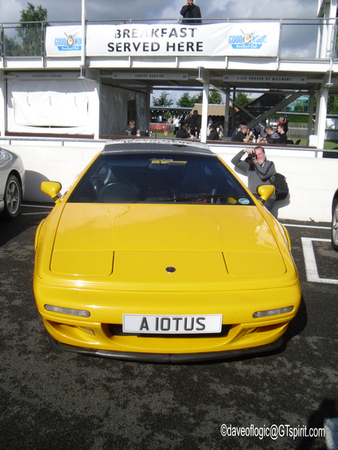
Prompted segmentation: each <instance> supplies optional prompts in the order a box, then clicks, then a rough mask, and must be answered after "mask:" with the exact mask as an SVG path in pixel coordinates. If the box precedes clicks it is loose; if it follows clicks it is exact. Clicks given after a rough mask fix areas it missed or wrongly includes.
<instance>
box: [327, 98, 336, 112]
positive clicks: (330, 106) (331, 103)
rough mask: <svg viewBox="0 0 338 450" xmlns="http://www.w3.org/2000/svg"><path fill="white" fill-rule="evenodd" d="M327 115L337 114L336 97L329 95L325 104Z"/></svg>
mask: <svg viewBox="0 0 338 450" xmlns="http://www.w3.org/2000/svg"><path fill="white" fill-rule="evenodd" d="M327 112H328V114H338V97H336V96H335V95H330V96H329V99H328V102H327Z"/></svg>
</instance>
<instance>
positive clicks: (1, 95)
mask: <svg viewBox="0 0 338 450" xmlns="http://www.w3.org/2000/svg"><path fill="white" fill-rule="evenodd" d="M6 82H7V81H6V80H5V77H4V72H3V71H0V136H2V137H4V136H5V133H6V116H7V100H6Z"/></svg>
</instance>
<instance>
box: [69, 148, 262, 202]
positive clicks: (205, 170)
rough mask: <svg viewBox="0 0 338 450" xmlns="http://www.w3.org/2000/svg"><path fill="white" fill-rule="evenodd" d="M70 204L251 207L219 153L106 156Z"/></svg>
mask: <svg viewBox="0 0 338 450" xmlns="http://www.w3.org/2000/svg"><path fill="white" fill-rule="evenodd" d="M68 201H69V202H85V203H172V202H174V203H206V204H228V205H248V204H251V205H252V204H253V202H252V200H251V199H250V197H249V196H248V195H247V193H246V191H245V189H243V187H242V186H241V185H240V184H239V182H238V181H237V180H236V178H235V177H234V176H233V174H232V173H231V172H230V171H229V170H228V169H227V168H226V166H225V165H224V164H223V163H222V162H221V161H220V160H219V159H218V158H217V156H216V155H197V154H182V153H178V154H174V153H173V154H167V153H165V154H164V153H157V154H156V153H144V154H143V153H142V154H139V153H135V154H127V155H126V154H125V153H124V154H122V153H121V154H102V155H100V156H99V157H98V158H97V159H96V160H95V161H94V163H93V165H92V166H91V167H90V168H89V170H88V171H87V172H86V173H85V175H84V176H83V177H82V179H81V180H80V181H79V183H78V184H77V186H76V187H75V189H74V191H73V192H72V194H71V195H70V198H69V200H68Z"/></svg>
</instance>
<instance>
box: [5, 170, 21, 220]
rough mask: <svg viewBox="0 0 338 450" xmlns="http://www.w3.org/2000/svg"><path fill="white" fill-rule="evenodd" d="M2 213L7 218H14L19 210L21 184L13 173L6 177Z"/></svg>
mask: <svg viewBox="0 0 338 450" xmlns="http://www.w3.org/2000/svg"><path fill="white" fill-rule="evenodd" d="M4 202H5V209H4V215H5V217H6V218H7V219H15V217H17V216H18V215H19V214H20V212H21V184H20V181H19V180H18V178H17V177H16V176H15V175H10V176H9V177H8V180H7V183H6V188H5V195H4Z"/></svg>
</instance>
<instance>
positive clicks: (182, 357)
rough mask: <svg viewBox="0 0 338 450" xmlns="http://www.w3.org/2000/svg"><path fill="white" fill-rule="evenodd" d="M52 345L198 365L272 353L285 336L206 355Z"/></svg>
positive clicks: (115, 356) (108, 355) (88, 352)
mask: <svg viewBox="0 0 338 450" xmlns="http://www.w3.org/2000/svg"><path fill="white" fill-rule="evenodd" d="M49 337H50V340H51V342H52V345H53V346H54V347H55V348H57V349H58V350H65V351H68V352H73V353H80V354H83V355H89V356H98V357H104V358H112V359H120V360H124V361H136V362H149V363H166V364H169V363H172V364H180V363H196V362H202V361H205V362H207V361H221V360H229V359H235V358H244V357H246V356H253V355H256V356H258V355H260V354H263V353H270V352H271V353H272V352H275V351H277V350H278V349H280V348H281V347H282V346H283V345H284V343H285V340H284V336H282V337H281V338H280V339H278V340H277V341H275V342H273V343H271V344H267V345H262V346H259V347H253V348H244V349H240V350H228V351H223V352H206V353H172V354H164V353H136V352H115V351H109V350H98V349H92V348H84V347H74V346H72V345H67V344H63V343H61V342H58V341H56V340H55V339H53V338H52V337H51V336H49Z"/></svg>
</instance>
